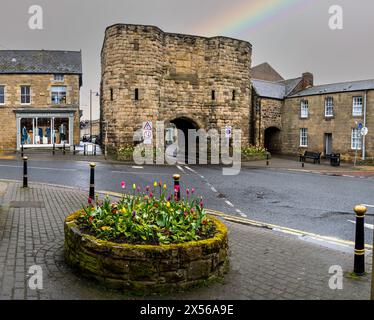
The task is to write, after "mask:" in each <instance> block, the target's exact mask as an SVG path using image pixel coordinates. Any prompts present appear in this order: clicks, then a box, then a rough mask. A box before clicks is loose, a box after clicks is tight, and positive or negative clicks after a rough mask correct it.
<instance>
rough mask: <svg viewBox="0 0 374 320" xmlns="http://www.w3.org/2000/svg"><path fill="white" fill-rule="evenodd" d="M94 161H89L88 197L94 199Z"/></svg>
mask: <svg viewBox="0 0 374 320" xmlns="http://www.w3.org/2000/svg"><path fill="white" fill-rule="evenodd" d="M95 167H96V163H95V162H90V168H91V169H90V194H89V197H90V198H91V199H92V201H95Z"/></svg>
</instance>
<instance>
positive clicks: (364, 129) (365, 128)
mask: <svg viewBox="0 0 374 320" xmlns="http://www.w3.org/2000/svg"><path fill="white" fill-rule="evenodd" d="M368 132H369V129H368V128H367V127H363V128H362V129H361V134H362V135H363V136H366V135H367V134H368Z"/></svg>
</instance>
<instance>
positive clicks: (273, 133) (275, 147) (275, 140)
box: [264, 127, 281, 153]
mask: <svg viewBox="0 0 374 320" xmlns="http://www.w3.org/2000/svg"><path fill="white" fill-rule="evenodd" d="M264 136H265V137H264V147H265V148H266V149H267V150H268V151H269V152H270V153H280V151H281V130H280V129H279V128H277V127H269V128H267V129H265V133H264Z"/></svg>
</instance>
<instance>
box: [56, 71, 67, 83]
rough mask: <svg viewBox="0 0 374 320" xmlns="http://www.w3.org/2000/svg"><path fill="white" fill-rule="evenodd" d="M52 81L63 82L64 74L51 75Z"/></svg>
mask: <svg viewBox="0 0 374 320" xmlns="http://www.w3.org/2000/svg"><path fill="white" fill-rule="evenodd" d="M53 81H56V82H64V81H65V76H64V75H63V74H61V73H56V74H54V75H53Z"/></svg>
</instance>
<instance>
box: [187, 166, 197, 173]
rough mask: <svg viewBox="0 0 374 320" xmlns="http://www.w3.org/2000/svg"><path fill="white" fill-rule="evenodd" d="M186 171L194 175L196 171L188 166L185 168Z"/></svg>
mask: <svg viewBox="0 0 374 320" xmlns="http://www.w3.org/2000/svg"><path fill="white" fill-rule="evenodd" d="M186 169H187V170H190V171H191V172H195V173H196V171H195V170H194V169H192V168H190V167H189V166H186Z"/></svg>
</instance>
